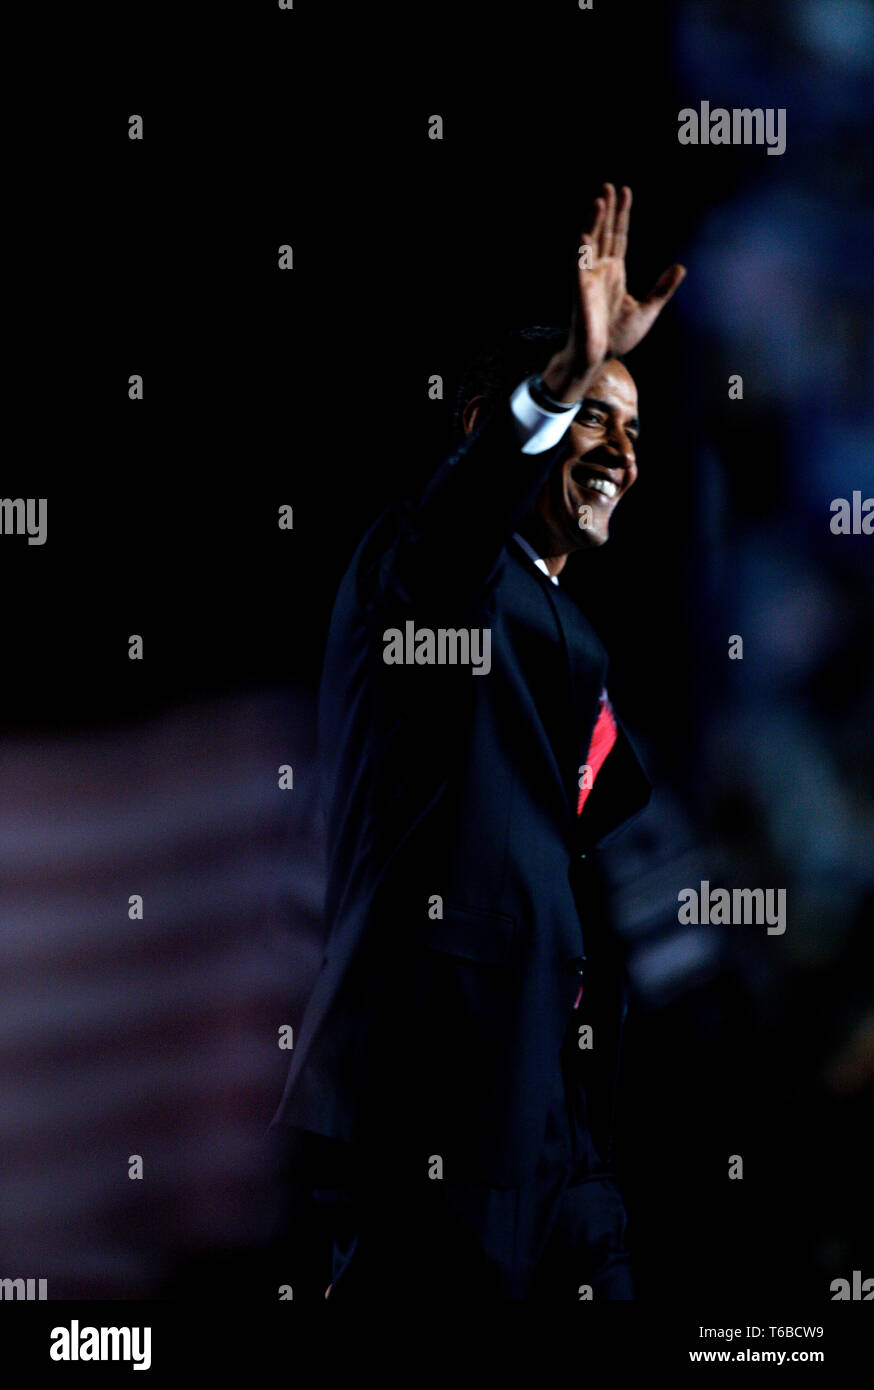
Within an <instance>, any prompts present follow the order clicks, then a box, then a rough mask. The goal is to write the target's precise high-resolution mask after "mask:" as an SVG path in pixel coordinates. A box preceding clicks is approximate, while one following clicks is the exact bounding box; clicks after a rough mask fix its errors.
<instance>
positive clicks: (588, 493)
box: [521, 359, 640, 568]
mask: <svg viewBox="0 0 874 1390" xmlns="http://www.w3.org/2000/svg"><path fill="white" fill-rule="evenodd" d="M639 433H640V422H639V420H638V417H637V388H636V386H635V385H634V380H633V378H632V376H631V373H630V372H629V371H628V368H627V367H625V366H623V364H622V363H621V362H619V361H616V360H615V359H610V360H609V361H607V362H605V363H604V366H603V367H602V368H601V371H600V372H599V374H598V376H597V377H596V378H595V380H594V381H593V382H592V385H591V387H590V388H589V393H588V395H587V396H586V398H585V400H584V401H583V403H582V405H581V406H580V408H579V410H578V411H577V413H576V415H575V416H574V419H573V422H572V424H571V425H570V427H569V429H568V432H567V435H566V436H565V449H566V452H565V453H564V455H563V458H562V461H561V463H559V464H557V465H556V466H555V468H553V470H552V472H551V473H550V475H549V477H548V478H547V480H546V482H545V484H544V486H543V488H542V490H541V492H540V494H539V496H538V498H537V501H536V502H535V504H534V509H533V511H532V513H531V516H530V517H529V518H528V520H527V521H526V524H525V525H524V526H523V527H522V528H521V529H522V532H523V534H524V535H525V536H526V538H527V539H529V540H530V541H531V544H532V545H533V546H534V548H535V549H536V550H537V551H538V554H540V555H542V556H543V558H544V559H546V560H549V558H550V557H557V556H562V555H567V554H569V553H571V552H572V551H574V550H587V549H589V548H590V547H592V546H597V545H603V544H604V542H605V541H606V540H607V539H608V536H609V528H610V518H611V517H612V515H613V512H614V511H615V509H616V507H617V506H618V505H619V502H620V500H621V499H622V498H623V497H624V496H625V494H626V492H627V491H628V489H629V488H630V487H632V486H633V484H634V482H635V480H636V478H637V459H636V455H635V446H636V443H637V437H638V434H639ZM581 521H582V523H583V524H582V525H581V524H580V522H581ZM551 568H552V567H551Z"/></svg>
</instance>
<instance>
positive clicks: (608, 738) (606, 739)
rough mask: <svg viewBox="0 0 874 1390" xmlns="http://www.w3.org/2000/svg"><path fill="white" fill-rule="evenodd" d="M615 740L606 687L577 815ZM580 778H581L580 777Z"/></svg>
mask: <svg viewBox="0 0 874 1390" xmlns="http://www.w3.org/2000/svg"><path fill="white" fill-rule="evenodd" d="M615 742H616V720H615V719H614V717H613V710H612V709H611V708H610V701H609V699H608V698H607V691H606V689H604V690H602V691H601V708H600V711H599V712H598V718H597V719H596V720H595V727H594V729H593V730H592V741H591V743H590V744H589V751H588V753H587V754H586V766H587V767H589V768H590V769H591V779H590V781H591V785H590V786H588V787H580V796H579V800H578V801H577V815H578V816H579V815H582V811H583V807H584V806H585V804H586V797H587V796H588V795H589V792H590V791H591V790H592V787H593V786H594V785H595V778H596V777H597V776H598V773H599V772H600V771H601V768H602V767H603V766H604V761H605V759H606V757H607V755H608V753H609V752H610V749H611V748H612V747H613V745H614V743H615ZM581 780H582V779H581ZM582 997H583V986H582V985H580V987H579V989H578V990H577V997H576V999H575V1000H574V1008H575V1009H576V1008H577V1007H578V1006H579V1002H580V1000H581V999H582Z"/></svg>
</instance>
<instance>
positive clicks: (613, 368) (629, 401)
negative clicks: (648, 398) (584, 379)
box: [586, 361, 637, 415]
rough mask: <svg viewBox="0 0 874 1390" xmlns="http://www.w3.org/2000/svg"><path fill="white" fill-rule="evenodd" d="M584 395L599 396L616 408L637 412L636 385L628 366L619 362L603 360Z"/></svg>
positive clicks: (633, 413) (634, 413)
mask: <svg viewBox="0 0 874 1390" xmlns="http://www.w3.org/2000/svg"><path fill="white" fill-rule="evenodd" d="M586 395H587V396H588V397H592V396H595V397H599V398H600V399H601V400H602V401H606V402H607V404H608V405H612V406H613V407H614V408H615V409H617V410H621V411H628V412H629V413H630V414H632V415H636V414H637V387H636V386H635V384H634V378H633V376H632V375H631V373H630V372H629V370H628V368H627V367H625V366H623V364H622V363H621V362H616V361H610V362H605V363H604V366H603V367H602V368H601V370H600V372H599V373H598V375H597V376H596V377H595V379H594V381H593V382H592V384H591V386H590V387H589V389H588V391H587V392H586Z"/></svg>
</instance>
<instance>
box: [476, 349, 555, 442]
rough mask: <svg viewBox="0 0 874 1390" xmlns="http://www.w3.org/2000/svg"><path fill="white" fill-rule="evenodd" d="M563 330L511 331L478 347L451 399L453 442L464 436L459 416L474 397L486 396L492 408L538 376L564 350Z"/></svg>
mask: <svg viewBox="0 0 874 1390" xmlns="http://www.w3.org/2000/svg"><path fill="white" fill-rule="evenodd" d="M566 342H567V329H566V328H555V327H553V326H551V325H544V324H535V325H534V326H533V327H531V328H511V329H509V330H508V331H507V332H505V333H502V334H501V335H500V337H498V338H495V339H494V340H493V341H492V342H491V343H489V344H487V345H486V346H485V347H482V348H481V349H480V350H479V352H477V353H476V354H475V355H474V356H473V357H472V358H471V360H470V361H469V362H468V364H467V366H466V367H465V369H464V373H463V375H462V377H461V381H460V382H459V385H458V390H457V392H456V395H455V410H454V412H453V416H452V428H453V432H454V434H455V437H456V439H461V438H462V436H463V435H464V423H463V420H462V415H463V412H464V407H465V406H466V405H467V403H468V401H472V400H473V398H474V396H486V397H487V398H488V400H489V401H491V402H492V404H493V405H497V404H498V402H499V401H501V400H503V399H504V397H506V396H509V395H510V393H511V392H512V391H515V389H516V387H517V386H518V385H519V383H520V381H525V380H526V378H528V377H529V376H533V375H534V373H535V372H542V371H543V369H544V368H545V367H546V364H547V363H548V361H549V359H550V357H552V356H553V354H554V353H556V352H558V350H559V348H561V347H564V345H565V343H566Z"/></svg>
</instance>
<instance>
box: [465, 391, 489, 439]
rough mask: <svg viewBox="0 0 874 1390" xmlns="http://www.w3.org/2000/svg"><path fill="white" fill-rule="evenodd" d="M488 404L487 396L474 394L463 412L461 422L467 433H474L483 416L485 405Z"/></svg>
mask: <svg viewBox="0 0 874 1390" xmlns="http://www.w3.org/2000/svg"><path fill="white" fill-rule="evenodd" d="M486 405H488V398H487V397H486V396H473V397H472V398H471V400H469V401H468V403H467V405H466V406H465V407H464V410H463V411H462V412H461V423H462V426H463V428H464V433H465V434H466V435H468V434H473V431H474V430H475V429H476V427H477V425H478V424H479V423H480V422H481V420H482V418H483V407H484V406H486Z"/></svg>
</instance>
